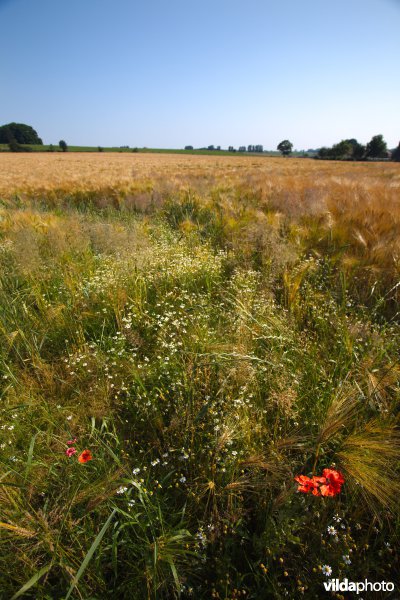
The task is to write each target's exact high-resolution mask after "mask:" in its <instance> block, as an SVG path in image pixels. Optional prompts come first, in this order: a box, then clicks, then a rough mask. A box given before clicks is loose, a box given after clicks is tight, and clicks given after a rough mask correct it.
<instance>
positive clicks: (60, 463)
mask: <svg viewBox="0 0 400 600" xmlns="http://www.w3.org/2000/svg"><path fill="white" fill-rule="evenodd" d="M399 261H400V167H399V165H398V164H396V163H352V162H333V161H326V162H325V161H316V160H309V159H284V158H265V157H259V158H258V157H236V156H232V157H215V156H186V155H167V154H163V155H157V154H140V153H137V154H132V155H129V154H125V153H124V154H122V153H121V154H119V153H113V154H111V153H110V154H107V153H99V154H87V155H86V154H74V153H63V154H48V155H47V154H35V153H31V154H26V155H24V154H11V153H0V394H1V405H0V457H1V474H0V510H1V516H0V582H1V583H0V598H4V599H9V598H15V599H16V598H35V599H46V600H53V599H65V600H68V598H76V599H79V598H80V599H85V600H103V599H105V598H108V599H120V598H121V599H130V600H132V599H133V600H142V599H143V600H146V599H149V600H150V599H172V598H182V599H188V598H193V599H209V598H217V599H226V600H228V599H229V600H236V599H238V598H246V599H257V600H258V599H260V600H264V599H268V598H272V599H275V598H276V599H284V598H288V599H289V600H292V599H296V598H306V599H308V598H309V599H315V598H323V597H326V592H325V589H324V586H323V583H324V582H326V581H327V580H328V579H329V577H332V578H339V579H341V580H343V579H344V578H346V577H347V578H348V579H349V580H352V581H363V580H364V579H366V578H367V579H368V580H371V581H382V580H385V581H389V582H394V584H395V586H398V584H399V572H400V564H399V555H398V547H399V538H398V534H399V497H400V483H399V459H400V432H399V397H400V385H399V380H400V364H399V347H400V344H399V340H400V336H399V293H400V292H399V290H400V262H399ZM396 593H397V594H398V587H397V592H394V593H393V594H392V595H390V594H386V595H385V594H382V595H380V593H379V592H378V593H374V594H373V597H374V598H396V597H397V596H396ZM330 597H336V598H339V599H340V598H342V599H344V598H345V596H343V595H341V594H340V593H339V592H332V593H331V596H330ZM351 597H352V596H351V595H346V598H351ZM354 597H359V596H355V595H354ZM365 597H366V598H369V597H372V596H368V595H365Z"/></svg>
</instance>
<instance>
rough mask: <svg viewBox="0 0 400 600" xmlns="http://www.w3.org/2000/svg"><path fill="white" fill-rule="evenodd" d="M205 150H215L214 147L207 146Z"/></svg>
mask: <svg viewBox="0 0 400 600" xmlns="http://www.w3.org/2000/svg"><path fill="white" fill-rule="evenodd" d="M207 150H215V148H214V146H213V145H212V146H207Z"/></svg>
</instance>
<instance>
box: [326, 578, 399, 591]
mask: <svg viewBox="0 0 400 600" xmlns="http://www.w3.org/2000/svg"><path fill="white" fill-rule="evenodd" d="M324 587H325V590H326V591H327V592H355V593H356V594H359V593H360V592H393V590H394V583H392V582H391V581H375V582H372V581H368V579H365V580H364V581H349V580H348V579H343V581H341V580H340V579H330V580H329V581H324Z"/></svg>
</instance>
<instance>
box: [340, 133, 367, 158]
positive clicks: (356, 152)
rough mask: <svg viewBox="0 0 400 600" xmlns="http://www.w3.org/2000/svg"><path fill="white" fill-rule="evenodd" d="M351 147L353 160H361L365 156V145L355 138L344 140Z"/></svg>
mask: <svg viewBox="0 0 400 600" xmlns="http://www.w3.org/2000/svg"><path fill="white" fill-rule="evenodd" d="M345 141H346V142H348V143H349V144H351V147H352V156H351V157H352V159H353V160H362V159H363V158H364V156H365V146H363V144H360V143H359V142H358V141H357V140H356V139H355V138H351V139H349V140H345Z"/></svg>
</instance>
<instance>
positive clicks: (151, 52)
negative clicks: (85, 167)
mask: <svg viewBox="0 0 400 600" xmlns="http://www.w3.org/2000/svg"><path fill="white" fill-rule="evenodd" d="M0 26H1V46H2V51H1V58H0V81H1V84H0V86H1V99H0V124H4V123H8V122H10V121H16V122H20V123H27V124H29V125H32V126H33V127H34V128H35V129H36V130H37V132H38V133H39V135H40V136H41V137H42V138H43V141H44V142H45V143H55V144H57V143H58V141H59V140H60V139H65V140H66V141H67V143H68V144H70V145H74V144H77V145H96V146H97V145H102V146H108V145H110V146H120V145H125V144H126V145H130V146H140V147H141V146H147V147H156V148H157V147H158V148H181V147H183V146H185V145H187V144H191V145H193V146H195V147H199V146H205V145H209V144H214V145H221V146H222V147H227V146H228V145H232V146H235V147H237V146H239V145H246V146H247V145H248V144H263V145H264V148H266V149H275V148H276V145H277V144H278V143H279V142H280V141H281V140H282V139H285V138H288V139H289V140H291V141H292V142H293V144H294V147H295V148H298V149H301V148H305V149H307V148H314V147H319V146H322V145H331V144H333V143H335V142H337V141H340V140H341V139H343V138H349V137H355V138H357V139H358V140H359V141H360V142H363V143H365V142H367V141H369V139H370V138H371V137H372V136H373V135H375V134H378V133H382V134H383V135H384V137H385V139H386V141H387V142H388V145H389V147H394V146H396V145H397V143H398V141H399V139H400V33H399V32H400V0H334V1H330V2H328V1H326V0H140V1H139V0H66V1H62V0H0Z"/></svg>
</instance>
